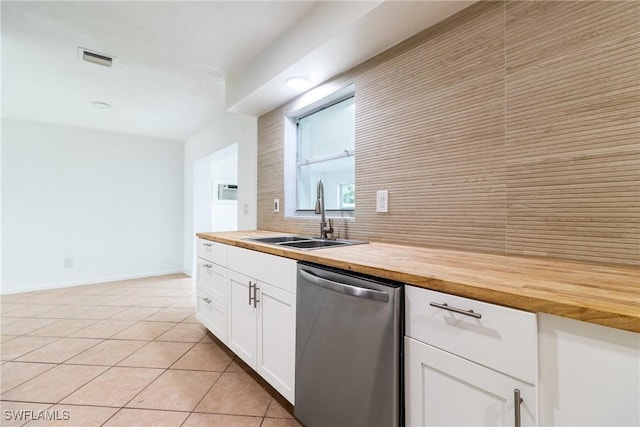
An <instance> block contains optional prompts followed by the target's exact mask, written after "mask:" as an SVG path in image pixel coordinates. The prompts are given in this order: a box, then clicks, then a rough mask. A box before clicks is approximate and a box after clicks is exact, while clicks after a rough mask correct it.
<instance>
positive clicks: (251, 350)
mask: <svg viewBox="0 0 640 427" xmlns="http://www.w3.org/2000/svg"><path fill="white" fill-rule="evenodd" d="M255 283H256V280H255V279H252V278H250V277H248V276H245V275H243V274H240V273H236V272H235V271H229V310H228V312H229V314H228V319H229V322H228V323H229V332H228V334H229V335H228V340H227V345H228V346H229V348H230V349H231V350H233V351H234V352H235V353H236V354H237V355H238V356H239V357H240V358H241V359H242V360H244V361H245V363H246V364H247V365H249V366H251V367H252V368H253V369H256V339H257V335H256V321H257V316H256V312H257V310H256V308H255V307H254V303H253V300H251V301H250V300H249V298H250V297H252V296H253V292H254V291H253V290H252V289H251V287H252V286H253V285H254V284H255Z"/></svg>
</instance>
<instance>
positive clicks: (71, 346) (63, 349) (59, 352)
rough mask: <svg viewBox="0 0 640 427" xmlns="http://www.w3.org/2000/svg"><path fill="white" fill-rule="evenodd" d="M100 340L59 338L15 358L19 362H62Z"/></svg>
mask: <svg viewBox="0 0 640 427" xmlns="http://www.w3.org/2000/svg"><path fill="white" fill-rule="evenodd" d="M99 342H100V340H99V339H90V338H60V339H59V340H57V341H54V342H52V343H51V344H47V345H45V346H44V347H41V348H39V349H37V350H34V351H32V352H30V353H27V354H25V355H24V356H21V357H19V358H18V359H16V360H17V361H20V362H44V363H62V362H64V361H65V360H67V359H70V358H72V357H73V356H75V355H77V354H79V353H82V352H83V351H85V350H86V349H88V348H91V347H93V346H94V345H96V344H98V343H99Z"/></svg>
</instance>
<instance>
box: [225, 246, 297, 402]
mask: <svg viewBox="0 0 640 427" xmlns="http://www.w3.org/2000/svg"><path fill="white" fill-rule="evenodd" d="M229 265H230V268H231V266H233V268H235V269H237V270H240V269H241V270H243V271H241V272H240V271H233V270H231V269H230V270H229V273H228V275H229V276H228V277H229V280H228V282H229V313H228V325H229V328H228V330H229V336H228V342H227V345H228V346H229V348H230V349H231V350H233V351H234V352H235V353H236V354H237V355H238V357H240V358H241V359H242V360H243V361H244V362H245V363H247V364H248V365H249V366H251V367H252V368H253V369H255V370H256V371H257V372H258V373H259V374H260V375H261V376H262V377H263V378H264V379H265V380H266V381H267V382H269V384H271V385H272V386H273V387H274V388H275V389H276V390H277V391H278V392H280V393H281V394H282V395H283V396H284V397H285V398H286V399H288V400H289V401H290V402H292V403H293V400H294V376H295V335H296V331H295V323H296V311H295V310H296V309H295V306H296V304H295V303H296V296H295V293H293V292H290V290H291V289H293V290H295V281H296V274H297V273H296V262H295V261H294V260H290V259H286V258H282V257H277V256H274V255H269V254H263V253H259V252H255V251H251V250H247V249H241V248H236V247H230V248H229ZM246 273H250V274H251V275H247V274H246ZM264 279H268V280H271V281H272V283H268V282H267V281H266V280H264Z"/></svg>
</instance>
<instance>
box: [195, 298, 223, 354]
mask: <svg viewBox="0 0 640 427" xmlns="http://www.w3.org/2000/svg"><path fill="white" fill-rule="evenodd" d="M196 295H197V306H196V307H197V311H196V317H197V318H198V320H199V321H200V322H202V324H203V325H204V326H206V327H207V329H209V330H210V331H211V333H212V334H213V335H215V336H216V337H218V339H219V340H220V341H222V342H223V343H225V344H226V343H227V307H226V306H225V305H223V304H221V303H220V302H218V301H216V300H215V299H214V298H212V297H211V295H209V294H208V293H207V292H206V291H205V290H203V289H200V288H198V289H197V291H196Z"/></svg>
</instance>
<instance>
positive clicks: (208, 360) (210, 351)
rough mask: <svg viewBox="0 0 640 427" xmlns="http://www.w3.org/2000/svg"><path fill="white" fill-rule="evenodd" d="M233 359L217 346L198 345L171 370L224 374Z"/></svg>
mask: <svg viewBox="0 0 640 427" xmlns="http://www.w3.org/2000/svg"><path fill="white" fill-rule="evenodd" d="M232 359H233V357H232V356H230V355H229V354H227V353H226V352H225V351H224V350H223V349H222V348H220V346H218V345H216V344H202V343H198V344H196V345H195V346H193V348H191V349H190V350H189V351H188V352H187V353H186V354H185V355H184V356H182V357H181V358H180V360H178V361H177V362H176V363H174V364H173V366H171V369H190V370H200V371H218V372H224V370H225V369H227V367H228V366H229V364H230V363H231V360H232Z"/></svg>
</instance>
